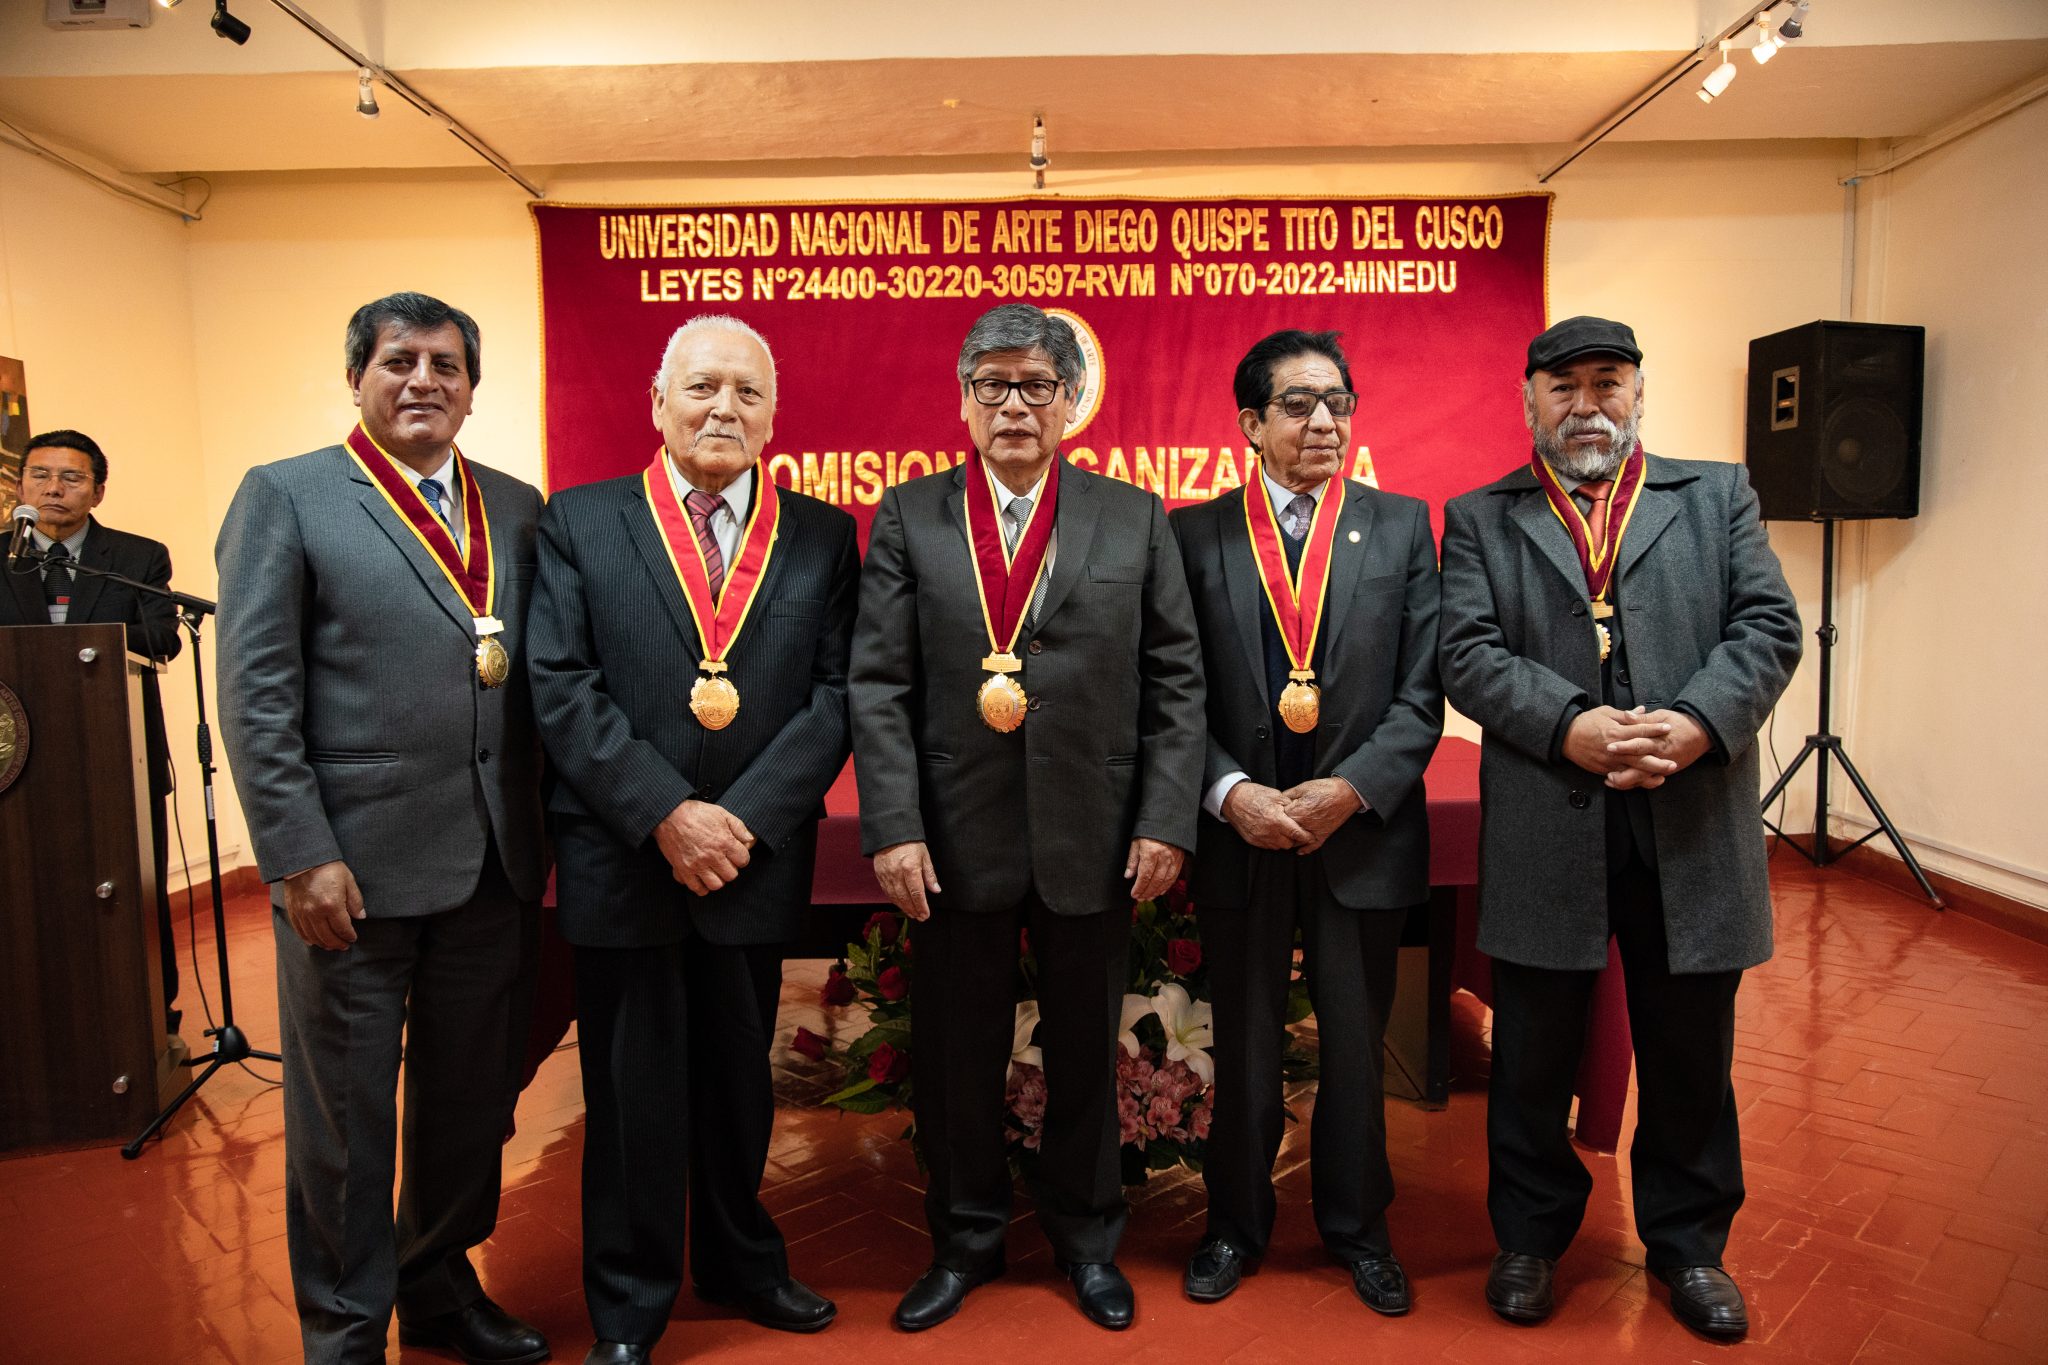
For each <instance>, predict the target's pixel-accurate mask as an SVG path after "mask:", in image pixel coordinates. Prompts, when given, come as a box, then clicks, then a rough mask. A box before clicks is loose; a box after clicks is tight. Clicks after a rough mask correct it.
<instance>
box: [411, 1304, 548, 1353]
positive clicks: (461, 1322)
mask: <svg viewBox="0 0 2048 1365" xmlns="http://www.w3.org/2000/svg"><path fill="white" fill-rule="evenodd" d="M398 1340H399V1342H400V1343H401V1344H403V1345H406V1346H433V1347H439V1348H440V1349H441V1350H444V1351H453V1352H455V1354H457V1355H459V1356H461V1357H462V1358H463V1359H464V1360H466V1361H468V1362H469V1365H539V1362H540V1361H543V1360H546V1359H547V1358H548V1340H547V1338H546V1337H544V1336H542V1335H541V1334H540V1333H538V1332H536V1331H534V1330H533V1329H532V1328H531V1327H528V1326H527V1325H526V1324H525V1323H523V1322H521V1321H520V1320H519V1319H518V1318H515V1317H513V1316H512V1315H511V1314H510V1313H507V1312H506V1311H505V1310H504V1309H502V1308H500V1307H498V1305H496V1304H495V1303H492V1302H491V1301H490V1300H489V1299H478V1300H477V1301H476V1302H475V1303H472V1304H469V1305H468V1306H466V1307H463V1308H458V1309H456V1310H455V1311H454V1312H453V1313H443V1314H441V1315H440V1316H439V1317H434V1318H422V1319H420V1320H419V1321H417V1322H403V1321H401V1322H400V1323H399V1324H398Z"/></svg>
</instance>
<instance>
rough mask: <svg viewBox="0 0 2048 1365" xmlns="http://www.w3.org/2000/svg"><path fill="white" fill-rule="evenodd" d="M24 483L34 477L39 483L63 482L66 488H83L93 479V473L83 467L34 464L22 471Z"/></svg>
mask: <svg viewBox="0 0 2048 1365" xmlns="http://www.w3.org/2000/svg"><path fill="white" fill-rule="evenodd" d="M21 479H22V482H23V483H27V482H28V481H29V480H30V479H34V480H35V481H36V482H38V483H61V484H63V485H64V486H65V487H66V488H83V487H85V485H86V484H87V483H89V482H91V480H92V475H90V474H88V473H86V472H85V471H84V470H82V469H51V468H50V467H49V466H48V465H40V464H32V465H30V466H29V467H28V468H27V469H24V470H22V471H21Z"/></svg>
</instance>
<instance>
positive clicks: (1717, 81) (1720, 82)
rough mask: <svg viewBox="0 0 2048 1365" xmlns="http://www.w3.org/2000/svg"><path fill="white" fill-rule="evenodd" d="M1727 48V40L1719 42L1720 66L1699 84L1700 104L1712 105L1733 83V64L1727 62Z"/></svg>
mask: <svg viewBox="0 0 2048 1365" xmlns="http://www.w3.org/2000/svg"><path fill="white" fill-rule="evenodd" d="M1729 46H1730V44H1729V42H1728V40H1727V39H1725V38H1724V39H1722V40H1721V64H1720V65H1719V66H1717V67H1715V68H1714V69H1713V70H1712V71H1709V72H1708V73H1707V78H1706V79H1705V80H1704V81H1701V82H1700V90H1699V95H1700V103H1702V104H1712V103H1713V102H1714V101H1715V100H1717V99H1719V98H1720V97H1721V94H1722V92H1723V91H1725V90H1726V89H1727V88H1728V87H1729V86H1731V85H1733V84H1734V83H1735V63H1734V62H1731V61H1729V60H1728V48H1729Z"/></svg>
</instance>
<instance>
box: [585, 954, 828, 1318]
mask: <svg viewBox="0 0 2048 1365" xmlns="http://www.w3.org/2000/svg"><path fill="white" fill-rule="evenodd" d="M781 991H782V948H781V945H779V944H765V945H751V946H746V947H729V946H725V945H721V944H716V943H707V942H705V941H704V940H703V939H701V938H693V939H689V940H687V941H685V942H682V943H670V944H660V945H655V946H651V947H642V948H583V947H579V948H577V949H576V1014H577V1030H578V1038H579V1041H580V1046H581V1052H582V1060H583V1100H584V1110H585V1124H586V1128H585V1132H584V1139H583V1295H584V1300H585V1303H586V1304H587V1305H588V1307H589V1310H590V1322H591V1326H592V1327H593V1328H594V1329H596V1333H597V1336H598V1337H599V1338H600V1339H601V1340H605V1341H623V1342H629V1343H632V1344H635V1345H652V1344H653V1343H654V1342H655V1341H656V1340H657V1339H658V1338H659V1337H660V1336H661V1333H662V1329H663V1328H665V1327H666V1326H667V1325H668V1316H669V1311H670V1309H672V1308H673V1307H674V1305H675V1300H676V1295H677V1293H678V1292H679V1291H680V1290H681V1288H682V1275H683V1250H684V1236H685V1232H684V1230H685V1228H687V1229H688V1243H689V1261H690V1274H691V1278H692V1279H693V1280H694V1281H695V1282H696V1283H697V1285H698V1286H699V1287H701V1288H703V1289H707V1290H710V1291H712V1292H714V1293H721V1294H728V1295H730V1294H755V1293H762V1292H765V1291H768V1290H771V1289H774V1288H775V1287H777V1286H778V1285H780V1284H782V1283H783V1282H784V1281H785V1280H787V1279H788V1278H789V1260H788V1257H787V1255H786V1254H785V1252H784V1250H783V1243H782V1233H781V1232H780V1231H779V1230H778V1229H777V1228H776V1226H775V1220H774V1219H773V1218H771V1217H769V1216H768V1210H767V1209H765V1208H764V1207H762V1205H761V1199H760V1189H761V1173H762V1171H763V1169H764V1168H765V1167H766V1166H767V1163H768V1139H769V1135H770V1132H771V1130H772V1128H773V1126H774V1122H775V1092H774V1082H773V1077H772V1075H771V1072H770V1068H769V1060H768V1050H769V1047H770V1044H771V1043H772V1041H773V1040H774V1037H775V1010H776V1005H777V1003H778V1000H779V997H780V995H781Z"/></svg>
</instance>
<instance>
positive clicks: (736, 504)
mask: <svg viewBox="0 0 2048 1365" xmlns="http://www.w3.org/2000/svg"><path fill="white" fill-rule="evenodd" d="M662 463H663V464H664V465H665V466H667V468H668V485H669V487H670V488H672V489H674V490H675V494H676V501H677V502H679V503H681V504H683V510H684V511H685V512H688V511H689V510H690V505H689V504H690V494H692V493H709V492H710V491H711V490H710V489H708V488H699V487H697V486H696V485H695V484H693V483H691V482H690V481H689V480H688V479H686V478H684V477H683V472H682V471H681V470H680V469H677V468H676V462H675V459H674V457H673V456H671V457H670V458H668V459H666V460H663V461H662ZM753 492H754V467H753V466H752V465H748V466H747V467H746V468H745V469H743V470H741V471H740V474H739V477H738V478H736V479H734V480H733V481H732V482H731V483H729V484H727V485H726V486H725V488H724V491H722V492H720V493H717V494H715V495H714V496H716V497H720V498H723V499H725V502H724V505H723V506H721V507H719V508H717V509H716V510H715V511H713V512H712V514H711V539H712V540H713V541H715V542H716V543H717V545H718V557H719V559H721V560H722V561H724V563H725V573H726V576H727V577H731V575H732V561H733V556H734V555H736V554H738V553H739V552H740V532H741V531H742V530H743V529H745V528H744V527H742V526H741V525H740V518H741V517H743V516H745V515H746V512H747V509H748V507H750V506H751V505H752V504H751V503H750V502H749V499H750V498H751V497H752V496H753Z"/></svg>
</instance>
